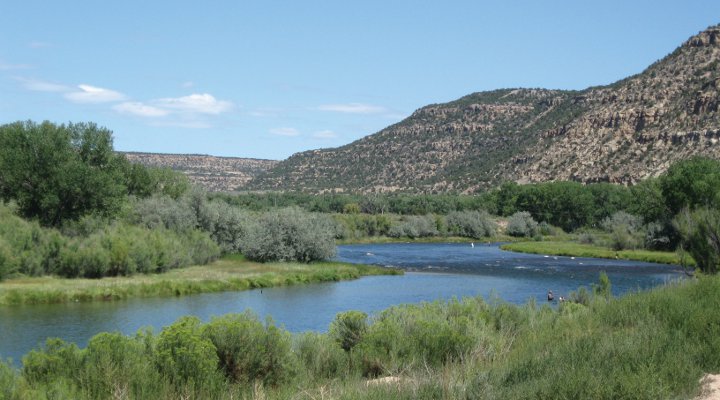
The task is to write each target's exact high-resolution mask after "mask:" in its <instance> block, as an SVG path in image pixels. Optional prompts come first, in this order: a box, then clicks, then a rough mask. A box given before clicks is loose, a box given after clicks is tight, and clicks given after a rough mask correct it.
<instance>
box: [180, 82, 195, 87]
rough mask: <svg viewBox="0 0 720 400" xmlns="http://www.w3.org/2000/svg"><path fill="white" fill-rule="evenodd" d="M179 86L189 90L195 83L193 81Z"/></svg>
mask: <svg viewBox="0 0 720 400" xmlns="http://www.w3.org/2000/svg"><path fill="white" fill-rule="evenodd" d="M180 86H182V87H184V88H185V89H188V88H191V87H193V86H195V82H193V81H185V82H183V83H182V84H181V85H180Z"/></svg>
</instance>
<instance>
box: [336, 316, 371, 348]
mask: <svg viewBox="0 0 720 400" xmlns="http://www.w3.org/2000/svg"><path fill="white" fill-rule="evenodd" d="M367 327H368V324H367V314H365V313H364V312H361V311H347V312H342V313H339V314H338V315H336V316H335V319H334V320H333V322H331V323H330V336H331V337H332V338H333V339H335V341H336V342H337V343H338V344H340V347H341V348H342V349H343V350H345V351H351V350H352V349H353V347H355V346H356V345H357V344H358V343H360V341H361V340H362V338H363V335H365V332H366V331H367Z"/></svg>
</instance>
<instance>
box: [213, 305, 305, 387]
mask: <svg viewBox="0 0 720 400" xmlns="http://www.w3.org/2000/svg"><path fill="white" fill-rule="evenodd" d="M202 336H203V337H205V338H207V339H209V340H210V342H212V344H213V345H214V347H215V349H216V354H217V358H218V360H219V366H220V369H221V370H222V371H223V372H224V373H225V376H227V377H228V378H229V379H231V380H232V381H233V382H240V383H253V382H256V381H259V382H262V383H263V384H264V385H269V386H277V385H280V384H283V383H287V382H288V381H290V379H291V378H292V377H293V376H294V374H295V372H296V371H295V359H294V358H293V354H292V353H291V339H290V334H289V333H288V332H286V331H284V330H281V329H279V328H277V327H276V326H275V324H273V322H272V320H268V321H267V322H266V323H265V324H264V325H263V324H262V323H261V322H260V321H259V320H258V318H257V316H256V315H255V314H253V313H252V312H249V311H248V312H245V313H243V314H231V315H226V316H223V317H218V318H213V319H212V321H210V323H208V324H206V325H205V326H204V327H203V331H202Z"/></svg>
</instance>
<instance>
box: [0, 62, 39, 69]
mask: <svg viewBox="0 0 720 400" xmlns="http://www.w3.org/2000/svg"><path fill="white" fill-rule="evenodd" d="M30 68H32V65H30V64H11V63H7V62H4V61H3V60H0V71H11V70H16V69H30Z"/></svg>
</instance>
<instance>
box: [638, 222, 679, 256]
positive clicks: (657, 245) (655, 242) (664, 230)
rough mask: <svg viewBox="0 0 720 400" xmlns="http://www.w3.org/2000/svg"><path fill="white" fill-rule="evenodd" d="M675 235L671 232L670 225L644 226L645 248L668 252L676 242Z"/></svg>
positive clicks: (654, 223)
mask: <svg viewBox="0 0 720 400" xmlns="http://www.w3.org/2000/svg"><path fill="white" fill-rule="evenodd" d="M676 236H677V233H675V232H674V231H673V227H672V225H668V224H661V223H659V222H651V223H649V224H647V225H645V248H646V249H652V250H670V249H671V248H672V247H673V243H674V242H677V239H674V240H673V239H672V237H676Z"/></svg>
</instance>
